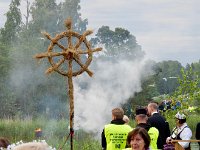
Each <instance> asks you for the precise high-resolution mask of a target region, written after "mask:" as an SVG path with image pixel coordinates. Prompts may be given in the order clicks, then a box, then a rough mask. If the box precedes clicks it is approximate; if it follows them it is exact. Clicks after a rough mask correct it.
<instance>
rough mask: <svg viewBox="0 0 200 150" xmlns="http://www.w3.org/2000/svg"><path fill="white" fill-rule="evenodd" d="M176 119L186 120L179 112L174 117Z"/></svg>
mask: <svg viewBox="0 0 200 150" xmlns="http://www.w3.org/2000/svg"><path fill="white" fill-rule="evenodd" d="M175 117H176V118H177V119H186V116H185V115H184V114H180V113H179V112H178V113H177V114H176V115H175Z"/></svg>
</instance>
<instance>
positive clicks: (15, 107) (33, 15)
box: [0, 0, 200, 118]
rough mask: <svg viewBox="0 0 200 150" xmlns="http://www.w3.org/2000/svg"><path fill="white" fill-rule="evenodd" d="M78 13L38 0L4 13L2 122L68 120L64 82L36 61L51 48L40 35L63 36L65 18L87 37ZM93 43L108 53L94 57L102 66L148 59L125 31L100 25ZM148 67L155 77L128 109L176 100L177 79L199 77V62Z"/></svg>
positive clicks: (71, 3) (70, 4) (74, 2)
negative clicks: (158, 99)
mask: <svg viewBox="0 0 200 150" xmlns="http://www.w3.org/2000/svg"><path fill="white" fill-rule="evenodd" d="M22 3H25V5H26V14H22V13H21V10H20V6H21V5H22ZM80 9H81V6H80V0H65V1H63V2H60V3H56V0H45V1H44V0H35V1H34V2H33V3H30V1H29V0H25V1H20V0H12V1H11V3H10V5H9V10H8V12H7V13H6V18H7V20H6V22H5V24H4V27H2V28H1V29H0V85H1V86H0V102H1V104H2V105H1V107H0V111H1V114H0V118H15V117H21V118H25V117H38V116H40V115H41V114H45V115H47V116H48V117H53V118H62V117H65V116H66V115H68V114H65V113H63V112H68V111H67V107H66V105H67V104H68V100H66V99H67V92H66V91H67V89H66V81H65V79H62V78H60V77H59V75H58V74H52V75H51V76H50V77H49V76H47V77H46V76H44V75H43V74H44V73H43V72H44V70H45V68H47V67H48V66H49V64H48V61H44V62H42V63H40V62H39V63H40V67H38V64H37V63H36V62H35V60H34V59H33V56H34V55H35V54H36V53H40V52H41V51H45V50H46V49H47V47H48V45H49V41H48V39H45V38H44V37H43V36H42V34H41V32H42V31H46V32H48V33H50V34H51V35H52V37H53V36H55V35H56V34H58V33H60V32H62V31H64V30H65V26H64V20H65V19H66V18H69V17H71V19H72V21H73V29H74V30H75V31H77V32H80V33H83V32H84V31H85V30H86V29H87V25H88V19H87V18H85V19H84V18H82V17H81V13H80ZM23 16H24V17H23ZM22 18H25V20H23V19H22ZM90 42H91V43H92V46H94V47H97V46H99V45H101V46H103V48H104V49H105V51H104V52H103V54H101V55H99V56H94V57H96V58H98V59H101V60H109V61H114V62H115V61H119V59H120V60H123V59H126V60H130V61H136V62H137V61H138V62H139V61H141V60H142V59H143V58H144V56H145V52H144V51H143V50H142V48H141V46H140V45H139V44H138V43H137V41H136V37H135V36H134V35H132V34H131V33H130V32H129V31H128V30H127V29H124V28H122V27H116V28H115V29H114V31H113V30H111V29H110V28H109V26H105V25H102V27H101V28H99V29H98V31H97V33H96V34H95V36H94V37H93V38H91V39H90ZM146 67H147V68H149V67H150V68H151V69H152V70H153V74H152V75H150V76H148V77H145V78H144V79H142V81H141V82H142V91H140V92H137V93H133V97H130V98H129V100H128V103H127V105H130V104H131V105H141V104H144V103H147V102H148V101H149V100H151V99H152V98H153V97H157V96H160V95H165V94H166V95H173V94H174V92H175V91H176V89H177V88H178V87H180V84H181V82H179V79H184V76H182V75H184V73H183V72H182V71H183V70H184V71H186V72H187V71H189V70H190V69H191V68H192V71H191V72H192V73H196V74H197V75H198V76H199V75H200V60H199V62H194V63H192V64H187V65H186V67H183V66H182V65H181V63H180V62H178V61H171V60H168V61H161V62H155V61H154V60H149V61H148V62H147V63H146ZM193 77H194V76H191V78H193ZM180 81H181V80H180ZM186 85H187V84H186ZM186 85H183V84H182V86H186ZM82 87H83V88H84V85H83V86H82ZM193 87H194V86H193ZM197 88H199V82H198V83H197ZM179 90H180V89H179ZM181 90H182V89H181ZM179 92H180V91H179ZM179 94H181V93H179ZM198 104H199V103H198ZM55 108H59V109H55Z"/></svg>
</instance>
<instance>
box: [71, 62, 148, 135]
mask: <svg viewBox="0 0 200 150" xmlns="http://www.w3.org/2000/svg"><path fill="white" fill-rule="evenodd" d="M144 64H145V63H144V61H143V62H133V61H127V60H121V61H117V62H111V61H104V62H97V65H96V66H95V69H96V70H95V72H94V76H93V77H92V78H90V77H89V76H88V75H86V74H82V75H81V76H79V77H78V78H76V79H75V80H74V91H75V94H74V95H75V126H76V127H78V128H82V129H84V130H85V131H88V132H94V133H100V132H101V131H102V129H103V128H104V125H105V124H107V123H109V122H110V121H111V110H112V109H113V108H114V107H118V106H120V105H121V104H123V103H125V102H126V100H127V99H128V98H129V97H131V96H133V94H134V93H135V92H139V91H141V82H140V81H141V77H142V73H143V68H144ZM93 71H94V70H93ZM81 83H84V84H87V86H86V88H80V84H81Z"/></svg>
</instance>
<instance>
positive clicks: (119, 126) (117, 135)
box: [101, 108, 132, 150]
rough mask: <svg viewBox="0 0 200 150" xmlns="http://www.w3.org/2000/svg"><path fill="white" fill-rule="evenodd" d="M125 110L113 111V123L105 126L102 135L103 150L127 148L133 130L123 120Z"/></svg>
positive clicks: (115, 109)
mask: <svg viewBox="0 0 200 150" xmlns="http://www.w3.org/2000/svg"><path fill="white" fill-rule="evenodd" d="M123 116H124V110H123V109H122V108H114V109H113V110H112V121H111V123H110V124H107V125H105V127H104V129H103V132H102V135H101V145H102V149H103V150H122V149H124V148H125V147H126V139H127V136H128V133H129V132H130V131H131V130H132V128H131V127H130V126H129V125H127V124H125V121H124V120H123Z"/></svg>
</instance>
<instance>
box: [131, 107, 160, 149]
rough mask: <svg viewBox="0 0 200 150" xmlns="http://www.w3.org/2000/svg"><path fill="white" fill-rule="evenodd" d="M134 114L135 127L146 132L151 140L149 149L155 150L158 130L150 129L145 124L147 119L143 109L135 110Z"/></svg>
mask: <svg viewBox="0 0 200 150" xmlns="http://www.w3.org/2000/svg"><path fill="white" fill-rule="evenodd" d="M135 114H136V117H135V121H136V123H137V125H136V127H142V128H144V129H145V130H146V131H147V132H148V134H149V136H150V139H151V142H150V148H151V149H157V140H158V135H159V131H158V129H156V128H155V127H151V126H150V125H149V124H148V123H147V119H148V117H147V110H146V109H145V108H138V109H136V112H135Z"/></svg>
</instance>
